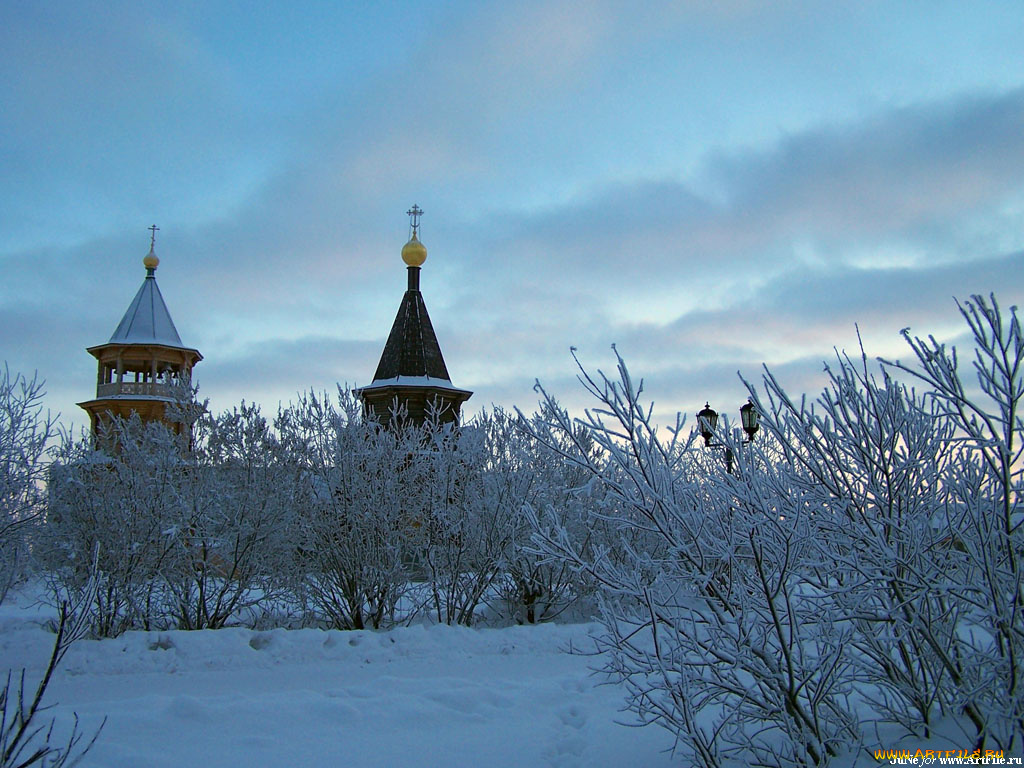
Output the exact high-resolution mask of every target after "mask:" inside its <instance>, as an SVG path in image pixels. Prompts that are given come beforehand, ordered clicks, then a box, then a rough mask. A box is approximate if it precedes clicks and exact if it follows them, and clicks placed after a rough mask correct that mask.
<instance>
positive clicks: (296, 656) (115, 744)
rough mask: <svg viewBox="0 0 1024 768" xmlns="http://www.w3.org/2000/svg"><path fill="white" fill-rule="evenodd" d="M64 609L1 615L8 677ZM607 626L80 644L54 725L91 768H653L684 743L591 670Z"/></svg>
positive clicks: (45, 639)
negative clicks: (596, 640)
mask: <svg viewBox="0 0 1024 768" xmlns="http://www.w3.org/2000/svg"><path fill="white" fill-rule="evenodd" d="M52 616H53V611H52V609H49V608H47V607H45V606H40V605H39V604H33V600H32V596H31V595H30V594H28V593H15V594H12V595H10V596H9V597H8V598H7V601H6V602H5V603H4V604H3V605H2V606H0V659H2V661H0V671H2V670H3V669H4V668H14V669H15V670H17V669H18V668H19V667H22V666H24V667H27V668H28V674H27V675H26V682H27V683H29V682H30V683H31V684H32V687H33V688H34V684H35V681H36V680H38V677H39V675H40V673H41V671H42V669H43V667H44V665H45V662H46V659H47V657H48V654H49V652H50V649H51V646H52V641H53V634H51V633H50V632H48V631H47V630H46V629H45V626H44V625H45V623H46V622H47V620H48V619H49V618H50V617H52ZM596 631H598V630H597V627H596V626H595V625H586V624H583V625H542V626H537V627H510V628H506V629H466V628H463V627H447V626H436V625H430V626H415V627H408V628H400V629H395V630H392V631H390V632H369V631H361V632H339V631H330V632H327V631H321V630H315V629H303V630H280V629H279V630H272V631H268V632H259V631H253V630H249V629H239V628H232V629H221V630H214V631H201V632H181V631H175V632H129V633H127V634H125V635H123V636H121V637H118V638H116V639H112V640H98V641H97V640H83V641H80V642H78V643H77V644H76V645H75V646H73V647H72V648H71V650H70V651H69V652H68V655H67V657H66V658H65V660H64V663H63V664H62V665H61V667H60V668H59V669H58V671H57V674H56V676H55V678H54V680H53V682H52V684H51V686H50V689H49V691H48V695H47V702H49V703H51V704H55V705H56V706H55V707H54V708H53V709H52V710H50V711H49V712H48V713H46V714H47V715H56V716H57V718H58V721H59V722H60V723H61V724H63V725H64V726H67V727H70V724H71V723H72V721H73V717H72V713H73V712H77V713H78V716H79V719H80V722H81V725H82V728H83V730H85V731H87V732H88V733H89V734H91V733H92V731H94V730H95V728H96V727H97V726H98V725H99V723H100V722H101V721H102V720H103V717H104V716H106V718H107V723H106V726H105V727H104V728H103V732H102V733H101V734H100V737H99V739H98V741H97V742H96V745H95V746H94V747H93V749H92V751H91V752H90V753H89V754H88V756H87V757H86V758H85V760H83V762H82V763H81V767H82V768H101V767H102V768H122V767H123V768H128V767H129V766H131V767H132V768H138V767H140V766H145V767H146V768H162V767H164V766H167V768H170V767H171V766H173V767H174V768H180V767H181V766H199V765H204V766H236V765H238V766H242V765H244V766H267V767H268V768H269V767H271V766H288V767H289V768H294V767H295V766H333V765H339V766H341V765H344V766H445V767H446V768H449V767H454V766H474V767H476V766H484V767H485V768H500V766H588V767H590V768H593V767H595V766H627V767H628V766H644V767H645V768H647V767H649V768H657V766H668V765H672V764H674V763H675V762H676V761H674V760H673V758H672V756H671V754H670V753H669V752H668V751H667V750H668V749H669V748H670V747H671V736H670V735H669V734H668V733H667V732H666V731H664V730H662V729H657V728H635V727H628V726H626V725H622V724H619V723H618V722H617V721H620V722H622V721H626V722H628V721H629V720H630V715H629V713H623V712H620V711H619V708H620V707H621V704H622V695H621V691H620V689H619V688H617V687H616V686H614V685H602V684H601V683H602V678H601V677H600V676H598V675H595V674H593V673H592V672H591V671H590V670H591V668H592V667H594V666H596V665H597V663H598V659H596V658H594V657H592V656H585V655H579V654H572V653H568V652H567V651H568V650H569V649H570V648H574V649H578V650H582V651H589V650H591V649H592V647H593V643H592V641H591V640H590V639H589V638H590V633H593V632H596Z"/></svg>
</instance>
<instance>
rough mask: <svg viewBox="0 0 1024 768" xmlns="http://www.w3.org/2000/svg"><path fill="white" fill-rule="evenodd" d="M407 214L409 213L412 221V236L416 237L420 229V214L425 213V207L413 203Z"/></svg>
mask: <svg viewBox="0 0 1024 768" xmlns="http://www.w3.org/2000/svg"><path fill="white" fill-rule="evenodd" d="M406 214H408V216H409V220H410V221H411V223H412V236H413V237H416V234H417V233H418V232H419V229H420V216H422V215H423V209H422V208H420V207H419V206H418V205H416V203H413V204H412V208H410V209H409V210H408V211H406Z"/></svg>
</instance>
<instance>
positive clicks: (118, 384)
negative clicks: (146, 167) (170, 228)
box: [78, 224, 203, 438]
mask: <svg viewBox="0 0 1024 768" xmlns="http://www.w3.org/2000/svg"><path fill="white" fill-rule="evenodd" d="M158 229H159V228H158V227H157V226H156V225H155V224H154V225H153V226H152V227H150V230H151V232H152V235H151V237H150V241H149V253H148V254H146V257H145V258H144V259H143V260H142V264H143V266H145V268H146V278H145V279H144V280H143V281H142V286H141V287H140V288H139V291H138V293H136V294H135V298H134V299H133V300H132V303H131V305H129V307H128V311H127V312H125V313H124V317H122V318H121V322H120V323H119V324H118V326H117V329H116V330H115V331H114V334H113V335H112V336H111V337H110V341H108V342H107V343H106V344H100V345H98V346H95V347H89V348H88V349H87V350H86V351H88V352H89V354H91V355H92V356H93V357H95V358H96V360H97V362H98V371H97V375H96V397H95V399H93V400H88V401H86V402H84V403H79V404H78V405H79V407H81V408H83V409H85V411H87V412H88V414H89V421H90V426H91V428H92V434H93V437H94V438H96V437H98V436H99V434H100V431H101V429H102V426H103V424H104V423H106V422H108V421H110V419H111V418H112V417H117V416H120V417H122V418H128V417H129V416H130V415H131V414H132V413H133V412H134V413H137V414H138V415H139V417H140V418H141V419H142V420H143V421H162V420H164V418H165V412H166V407H167V405H168V403H173V402H176V401H178V400H179V399H180V398H181V397H182V396H185V397H188V396H189V394H190V391H189V387H190V386H191V381H192V367H193V366H194V365H195V364H196V363H198V362H199V361H200V360H202V359H203V356H202V355H201V354H199V350H197V349H193V348H192V347H186V346H185V345H184V344H182V343H181V337H180V336H178V331H177V329H176V328H175V327H174V321H173V320H171V313H170V312H168V311H167V305H166V304H165V303H164V297H163V296H162V295H161V294H160V288H159V287H158V286H157V284H156V268H157V267H158V266H159V265H160V259H158V258H157V257H156V253H155V247H156V233H157V230H158ZM176 428H177V429H181V426H180V425H176Z"/></svg>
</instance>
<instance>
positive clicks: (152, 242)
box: [146, 224, 160, 251]
mask: <svg viewBox="0 0 1024 768" xmlns="http://www.w3.org/2000/svg"><path fill="white" fill-rule="evenodd" d="M146 229H148V230H149V231H150V236H149V250H151V251H152V250H153V249H154V248H156V233H157V232H159V231H160V227H158V226H157V225H156V224H154V225H153V226H151V227H146Z"/></svg>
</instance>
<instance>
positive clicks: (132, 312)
mask: <svg viewBox="0 0 1024 768" xmlns="http://www.w3.org/2000/svg"><path fill="white" fill-rule="evenodd" d="M147 271H148V273H149V274H147V275H146V279H145V280H143V281H142V286H141V287H140V288H139V292H138V293H136V294H135V298H134V299H132V303H131V304H130V305H129V307H128V311H127V312H125V313H124V317H122V318H121V322H120V323H119V324H118V326H117V329H116V330H115V331H114V335H113V336H111V337H110V341H109V342H108V343H109V344H162V345H164V346H167V347H180V348H182V349H189V347H186V346H185V345H184V344H182V343H181V337H180V336H179V335H178V329H177V328H175V327H174V321H173V320H171V313H170V312H168V311H167V305H166V304H165V303H164V297H163V296H162V295H161V294H160V288H159V287H158V286H157V284H156V276H155V275H154V274H153V272H154V271H155V270H153V269H149V270H147Z"/></svg>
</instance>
